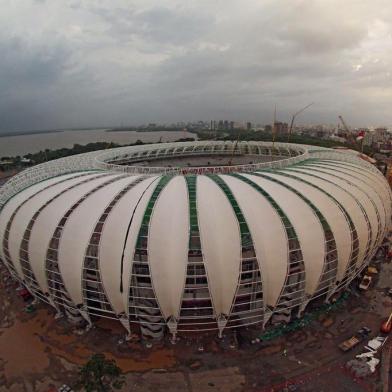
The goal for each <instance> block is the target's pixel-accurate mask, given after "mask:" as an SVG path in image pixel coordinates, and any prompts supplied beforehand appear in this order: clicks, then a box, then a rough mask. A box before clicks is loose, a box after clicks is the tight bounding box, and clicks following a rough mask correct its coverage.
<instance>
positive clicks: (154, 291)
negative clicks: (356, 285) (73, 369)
mask: <svg viewBox="0 0 392 392" xmlns="http://www.w3.org/2000/svg"><path fill="white" fill-rule="evenodd" d="M218 161H219V162H220V164H219V165H218V164H216V162H218ZM234 161H236V162H237V163H234ZM391 201H392V196H391V190H390V187H389V185H388V183H387V182H386V180H385V179H384V177H383V176H382V175H381V173H380V172H379V171H378V170H377V169H376V168H375V167H373V166H372V165H370V164H369V163H367V162H366V161H364V160H363V159H361V158H360V157H359V156H358V155H357V154H354V153H349V152H340V151H336V150H331V149H324V148H319V147H312V146H304V145H295V144H280V143H275V144H274V145H272V144H271V143H267V142H240V143H232V142H217V141H213V142H212V141H207V142H183V143H168V144H155V145H143V146H132V147H124V148H117V149H111V150H105V151H97V152H92V153H87V154H81V155H77V156H72V157H68V158H63V159H59V160H55V161H51V162H47V163H44V164H41V165H37V166H35V167H32V168H30V169H27V170H25V171H23V172H22V173H20V174H18V175H17V176H15V177H13V178H12V179H11V180H10V181H9V182H8V183H7V184H6V185H5V186H4V187H3V188H2V189H1V190H0V259H1V261H2V262H3V263H4V264H5V265H6V267H7V268H8V269H9V271H10V273H11V274H12V275H13V276H14V277H15V278H16V279H17V280H19V281H20V282H22V283H23V284H24V285H25V286H26V288H27V289H28V290H29V291H30V292H31V293H32V294H33V295H34V296H35V297H36V298H38V299H40V300H42V301H44V302H47V303H48V304H50V305H51V306H53V307H54V308H55V309H56V310H57V311H58V312H61V313H63V314H66V315H67V316H68V317H71V318H75V317H76V318H77V317H83V318H84V319H85V320H87V321H88V322H89V323H93V322H94V320H96V319H97V318H100V317H107V318H112V319H116V320H118V321H119V322H121V323H122V324H123V325H124V327H125V328H126V329H127V330H128V331H130V330H131V329H133V328H138V329H140V331H141V333H142V334H143V336H145V337H153V338H159V337H161V336H162V335H163V334H164V333H165V332H166V331H168V332H170V333H172V334H173V335H176V334H177V333H180V332H191V331H193V332H198V331H213V330H215V331H217V333H218V334H220V335H221V334H222V332H223V331H224V330H225V329H226V328H237V327H241V326H246V325H252V324H254V325H259V326H260V328H266V327H268V325H270V324H273V323H276V322H281V321H282V320H285V321H287V320H289V319H290V318H292V317H297V316H298V315H300V314H301V312H303V311H304V310H305V309H306V306H308V304H309V303H311V302H312V301H328V300H329V299H330V298H331V297H332V296H334V295H337V294H338V293H339V292H340V291H341V290H344V289H345V288H347V286H348V285H349V284H350V282H351V281H352V280H353V279H354V278H355V277H356V276H357V275H358V274H359V273H360V272H361V271H362V270H363V269H364V268H365V266H366V265H367V264H368V263H369V261H370V260H371V259H372V257H373V256H374V254H375V252H376V251H377V249H378V248H379V247H380V246H381V244H382V242H383V239H384V237H385V235H386V234H387V232H388V231H389V230H390V229H391Z"/></svg>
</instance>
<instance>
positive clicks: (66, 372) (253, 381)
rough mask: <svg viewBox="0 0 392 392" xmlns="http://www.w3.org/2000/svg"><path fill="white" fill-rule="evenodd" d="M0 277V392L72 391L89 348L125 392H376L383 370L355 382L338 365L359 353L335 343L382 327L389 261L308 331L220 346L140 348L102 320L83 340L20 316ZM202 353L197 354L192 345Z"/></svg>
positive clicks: (230, 340)
mask: <svg viewBox="0 0 392 392" xmlns="http://www.w3.org/2000/svg"><path fill="white" fill-rule="evenodd" d="M1 271H2V273H1V277H0V392H8V391H11V392H19V391H21V392H31V391H37V392H38V391H39V392H41V391H43V392H46V391H53V390H56V389H53V388H58V387H59V386H61V385H62V384H68V385H72V384H73V383H74V382H75V379H76V377H77V373H78V369H79V366H80V365H82V364H83V363H85V362H86V360H87V359H88V358H89V356H90V355H91V354H93V353H95V352H103V353H105V355H106V356H107V357H108V358H113V359H115V361H116V362H117V364H118V366H120V367H121V369H122V370H123V372H124V373H125V376H126V385H125V386H124V387H123V391H154V392H157V391H161V390H162V391H178V392H179V391H181V392H182V391H189V392H199V391H200V392H201V391H203V392H204V391H211V392H217V391H221V392H230V391H236V392H240V391H254V392H255V391H283V390H285V388H287V385H291V387H290V389H286V390H296V391H320V392H321V391H325V392H328V391H331V392H340V391H350V392H356V391H381V390H382V385H381V380H380V372H379V371H377V372H376V373H375V374H373V375H372V376H370V377H368V378H366V379H363V380H359V379H355V378H353V376H351V375H350V374H349V373H348V372H347V371H346V370H345V368H344V364H345V363H346V362H347V361H348V360H350V359H352V358H354V356H355V355H356V354H357V353H359V352H361V351H362V350H363V346H364V344H360V345H359V346H358V347H356V348H355V349H354V350H352V351H351V352H348V353H342V352H341V351H340V350H339V349H338V347H337V345H338V344H339V343H341V342H342V341H343V340H345V339H347V338H349V337H350V336H351V335H352V334H353V333H354V332H355V331H356V330H358V329H359V328H360V327H362V326H367V327H369V328H371V329H372V334H371V336H375V335H377V334H378V331H379V327H380V322H381V320H382V319H383V318H385V317H386V316H387V315H388V314H389V313H390V311H391V310H392V300H391V298H389V297H388V296H387V295H386V291H387V287H389V286H392V264H387V263H383V264H382V271H381V273H380V275H379V277H378V278H377V279H376V284H375V286H374V287H373V288H372V289H371V290H369V291H367V292H365V293H363V294H362V295H358V293H357V292H356V290H353V291H354V293H353V294H351V295H350V297H349V298H348V299H347V300H346V301H345V304H344V307H342V308H340V309H339V310H334V311H332V312H330V313H328V314H323V315H322V316H320V317H318V318H317V319H316V320H315V321H313V322H312V323H311V324H310V325H308V326H306V327H304V328H302V329H300V330H298V331H296V332H292V333H290V334H287V335H285V336H284V337H279V338H276V339H273V340H271V341H268V342H259V343H253V344H252V340H253V339H254V338H255V336H257V335H258V332H256V331H255V330H254V329H247V330H244V331H242V332H241V333H239V334H237V335H236V336H234V335H226V336H225V338H224V339H223V340H219V339H217V338H216V337H211V336H210V337H198V338H192V339H191V338H186V339H185V338H183V339H181V340H180V341H179V342H178V343H177V344H176V345H172V344H171V343H170V342H169V340H167V341H164V342H162V343H160V344H159V345H154V346H153V347H152V348H150V349H148V348H146V347H145V346H144V345H143V344H142V342H140V341H133V342H128V343H127V342H124V341H123V338H124V336H125V335H124V330H123V328H122V327H121V325H120V323H116V322H112V321H110V320H101V321H100V322H98V323H97V325H96V326H95V327H94V328H93V329H91V330H90V331H89V332H86V333H84V334H83V335H79V334H78V330H77V329H76V328H75V327H73V326H71V325H70V324H68V322H67V321H66V320H64V319H59V320H55V318H54V313H53V311H52V310H51V309H50V308H49V307H48V306H46V305H43V304H42V305H38V306H37V307H36V311H35V312H34V313H31V314H29V313H26V312H25V303H24V302H23V300H22V299H21V298H20V297H19V296H18V295H17V293H16V290H15V289H16V287H17V285H16V284H14V283H13V282H11V281H10V280H5V279H6V276H7V274H6V273H5V271H4V269H2V270H1ZM200 347H203V351H199V348H200Z"/></svg>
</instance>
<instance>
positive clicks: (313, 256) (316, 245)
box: [245, 174, 325, 295]
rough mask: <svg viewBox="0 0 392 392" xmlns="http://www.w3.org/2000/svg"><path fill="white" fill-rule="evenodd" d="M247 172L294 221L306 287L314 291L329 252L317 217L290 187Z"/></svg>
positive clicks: (292, 221) (307, 290)
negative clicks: (303, 266)
mask: <svg viewBox="0 0 392 392" xmlns="http://www.w3.org/2000/svg"><path fill="white" fill-rule="evenodd" d="M245 176H246V177H248V178H249V179H250V180H252V181H253V182H255V183H256V184H257V185H259V186H260V187H261V188H263V189H264V190H265V191H266V192H267V193H269V194H270V196H272V198H273V199H274V200H275V202H276V203H277V204H278V205H279V206H280V208H281V209H282V210H283V211H284V213H285V214H286V216H287V217H288V218H289V220H290V221H291V224H292V225H293V227H294V229H295V231H296V233H297V236H298V241H299V243H300V246H301V250H302V256H303V260H304V265H305V274H306V285H305V290H306V292H307V293H308V294H309V295H311V294H313V292H314V291H315V290H316V288H317V285H318V282H319V280H320V276H321V272H322V268H323V265H324V255H325V252H324V234H323V231H322V228H321V226H320V223H319V221H318V219H317V217H316V216H315V215H314V214H313V212H312V210H311V209H310V208H309V206H308V205H307V204H306V203H305V202H304V201H303V200H301V199H300V198H299V197H298V196H297V195H296V194H295V193H293V192H291V191H290V190H288V189H287V188H285V187H283V186H281V185H279V184H276V183H274V182H272V181H269V180H266V179H264V178H261V177H258V176H254V175H251V174H249V175H248V174H246V175H245ZM285 237H286V236H285ZM285 239H286V238H285ZM286 241H287V239H286ZM286 268H287V267H286Z"/></svg>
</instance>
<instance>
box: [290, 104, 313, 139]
mask: <svg viewBox="0 0 392 392" xmlns="http://www.w3.org/2000/svg"><path fill="white" fill-rule="evenodd" d="M313 104H314V102H312V103H310V104H309V105H306V106H305V107H303V108H302V109H300V110H298V112H296V113H294V114H293V115H292V117H291V123H290V128H289V132H288V134H287V143H289V142H290V136H291V132H292V130H293V125H294V120H295V118H296V117H297V116H298V115H299V114H300V113H302V112H303V111H304V110H306V109H307V108H308V107H310V106H312V105H313Z"/></svg>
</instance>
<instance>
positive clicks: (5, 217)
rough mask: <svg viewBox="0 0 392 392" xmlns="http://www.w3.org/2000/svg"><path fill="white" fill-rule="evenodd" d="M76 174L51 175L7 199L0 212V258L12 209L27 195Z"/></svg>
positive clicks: (24, 199) (31, 194)
mask: <svg viewBox="0 0 392 392" xmlns="http://www.w3.org/2000/svg"><path fill="white" fill-rule="evenodd" d="M77 175H79V173H72V174H65V175H62V176H59V177H53V178H50V179H48V180H45V181H42V182H39V183H37V184H34V185H32V186H30V187H28V188H26V189H25V190H23V191H21V192H19V193H18V194H16V195H15V196H14V197H13V198H12V199H10V200H9V201H8V203H6V204H5V206H4V207H3V209H2V210H1V214H0V257H1V258H4V254H3V238H4V232H5V229H6V227H7V224H8V222H9V220H10V218H11V216H12V214H13V213H14V211H15V210H16V209H17V208H18V207H19V206H20V205H21V204H22V203H23V202H25V201H26V200H27V199H28V198H29V197H31V196H33V195H34V194H35V193H37V192H39V191H41V190H42V189H43V188H45V187H47V186H50V185H53V184H56V183H57V182H59V181H62V180H66V179H68V178H72V177H74V176H77Z"/></svg>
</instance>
